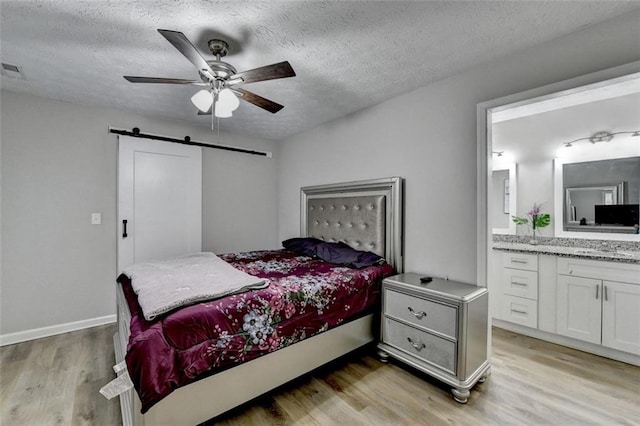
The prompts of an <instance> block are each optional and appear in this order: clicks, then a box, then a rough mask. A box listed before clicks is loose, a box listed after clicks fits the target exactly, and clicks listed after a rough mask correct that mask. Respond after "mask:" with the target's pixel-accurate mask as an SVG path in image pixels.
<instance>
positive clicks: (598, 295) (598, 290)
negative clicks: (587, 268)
mask: <svg viewBox="0 0 640 426" xmlns="http://www.w3.org/2000/svg"><path fill="white" fill-rule="evenodd" d="M599 297H600V285H597V286H596V300H597V299H598V298H599Z"/></svg>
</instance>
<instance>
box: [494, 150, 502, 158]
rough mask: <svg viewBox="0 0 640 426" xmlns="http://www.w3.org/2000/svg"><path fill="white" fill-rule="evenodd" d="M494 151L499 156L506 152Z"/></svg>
mask: <svg viewBox="0 0 640 426" xmlns="http://www.w3.org/2000/svg"><path fill="white" fill-rule="evenodd" d="M492 153H493V154H494V155H495V156H497V157H502V154H504V151H492Z"/></svg>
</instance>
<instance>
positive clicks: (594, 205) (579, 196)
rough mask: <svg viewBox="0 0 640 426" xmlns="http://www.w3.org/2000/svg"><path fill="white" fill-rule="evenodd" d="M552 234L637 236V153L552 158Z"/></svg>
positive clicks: (639, 191) (639, 196) (639, 182)
mask: <svg viewBox="0 0 640 426" xmlns="http://www.w3.org/2000/svg"><path fill="white" fill-rule="evenodd" d="M554 187H555V207H556V217H562V221H557V222H556V224H555V226H556V230H555V231H556V236H565V237H574V238H603V237H606V238H608V239H640V235H638V223H639V222H640V217H638V204H639V203H640V156H634V157H625V158H614V159H603V160H595V161H582V162H570V161H567V160H561V159H556V160H555V173H554Z"/></svg>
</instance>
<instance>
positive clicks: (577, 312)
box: [557, 275, 602, 344]
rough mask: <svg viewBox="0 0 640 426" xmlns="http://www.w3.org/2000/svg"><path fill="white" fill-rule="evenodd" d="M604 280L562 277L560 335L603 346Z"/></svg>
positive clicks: (559, 317)
mask: <svg viewBox="0 0 640 426" xmlns="http://www.w3.org/2000/svg"><path fill="white" fill-rule="evenodd" d="M601 299H602V281H600V280H594V279H591V278H582V277H571V276H568V275H558V312H557V318H558V324H557V330H558V334H562V335H563V336H569V337H573V338H575V339H580V340H584V341H586V342H591V343H597V344H600V341H601V319H602V304H601Z"/></svg>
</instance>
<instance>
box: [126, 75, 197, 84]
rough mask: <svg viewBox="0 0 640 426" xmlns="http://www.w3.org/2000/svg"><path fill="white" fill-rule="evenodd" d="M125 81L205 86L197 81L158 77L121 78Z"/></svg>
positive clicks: (128, 76) (127, 76)
mask: <svg viewBox="0 0 640 426" xmlns="http://www.w3.org/2000/svg"><path fill="white" fill-rule="evenodd" d="M123 77H124V78H125V80H127V81H130V82H131V83H161V84H193V85H196V86H206V85H207V84H206V83H204V82H202V81H198V80H184V79H182V78H159V77H133V76H130V75H125V76H123Z"/></svg>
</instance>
